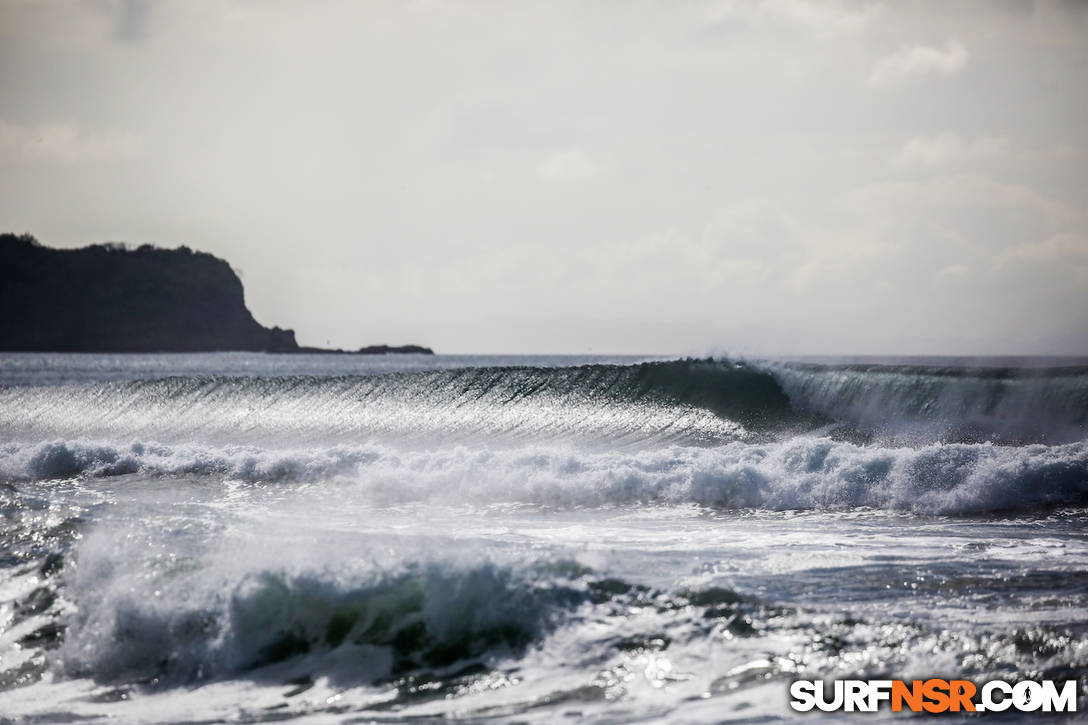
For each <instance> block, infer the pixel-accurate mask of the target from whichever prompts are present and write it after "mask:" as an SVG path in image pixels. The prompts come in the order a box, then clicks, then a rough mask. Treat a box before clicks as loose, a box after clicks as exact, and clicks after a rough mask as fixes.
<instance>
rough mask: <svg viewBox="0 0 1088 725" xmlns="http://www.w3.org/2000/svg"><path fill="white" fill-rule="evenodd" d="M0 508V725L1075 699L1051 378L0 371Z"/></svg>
mask: <svg viewBox="0 0 1088 725" xmlns="http://www.w3.org/2000/svg"><path fill="white" fill-rule="evenodd" d="M0 511H2V512H3V518H2V519H0V721H2V722H19V723H23V722H26V723H31V722H33V723H45V722H70V721H75V720H80V721H86V722H92V723H93V722H107V721H108V722H122V723H160V722H170V723H198V722H199V723H204V722H221V721H230V722H265V721H284V720H285V721H290V722H306V723H311V722H312V723H318V722H321V723H324V722H375V721H377V722H389V721H401V720H422V721H429V720H439V719H463V720H468V721H470V722H510V721H517V722H533V723H536V722H539V723H550V722H564V721H569V722H616V723H620V722H662V723H666V722H668V723H676V722H691V723H697V722H698V723H701V722H775V721H779V720H790V719H793V717H794V715H793V713H792V711H791V710H790V709H789V705H788V700H789V698H788V686H789V683H790V682H792V681H793V680H795V679H811V678H828V679H830V678H847V677H861V678H895V679H907V680H909V679H915V678H917V679H925V678H928V677H934V676H940V677H946V676H947V677H955V678H961V679H971V680H974V681H976V682H981V681H985V680H988V679H1004V680H1018V679H1062V680H1065V679H1076V680H1078V681H1079V686H1080V692H1081V695H1082V696H1083V695H1084V693H1085V692H1088V360H1084V359H1057V358H1005V359H999V358H987V359H979V360H969V359H960V358H857V359H816V358H812V359H804V360H784V359H743V358H739V357H735V358H726V357H718V358H714V359H702V360H694V359H688V360H677V359H663V358H647V357H637V358H636V357H600V356H598V357H564V356H441V355H440V356H422V355H420V356H417V355H401V356H375V357H365V356H355V355H265V354H246V353H230V354H201V355H59V354H29V353H26V354H6V355H0ZM893 715H894V714H893V713H890V712H886V713H883V714H882V715H877V716H872V715H865V716H861V717H864V718H866V719H868V720H869V721H873V720H882V719H898V717H897V716H895V717H893ZM804 717H805V718H806V719H808V720H810V721H813V720H818V719H819V716H814V715H813V714H811V713H810V714H807V715H805V716H804ZM828 719H829V720H831V721H836V720H839V719H841V716H834V717H830V716H829V717H828Z"/></svg>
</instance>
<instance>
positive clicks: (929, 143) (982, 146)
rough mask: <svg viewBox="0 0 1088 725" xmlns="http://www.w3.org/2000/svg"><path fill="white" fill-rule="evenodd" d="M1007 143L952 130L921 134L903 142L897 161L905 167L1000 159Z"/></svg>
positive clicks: (1001, 138)
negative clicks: (932, 134)
mask: <svg viewBox="0 0 1088 725" xmlns="http://www.w3.org/2000/svg"><path fill="white" fill-rule="evenodd" d="M1008 145H1009V140H1008V139H1007V138H1005V137H1002V136H980V137H978V138H975V139H973V140H966V139H964V138H962V137H961V136H960V135H959V134H956V133H952V132H947V133H942V134H939V135H937V136H919V137H917V138H912V139H911V140H909V141H907V143H906V144H904V145H903V148H902V150H900V152H899V155H898V156H896V158H895V163H896V165H898V166H905V167H910V166H920V167H928V168H937V167H941V166H955V165H959V164H962V163H965V162H968V161H980V160H985V159H994V158H997V157H999V156H1001V155H1002V154H1003V153H1004V152H1005V149H1006V148H1007V147H1008Z"/></svg>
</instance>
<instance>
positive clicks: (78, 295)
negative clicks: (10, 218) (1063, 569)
mask: <svg viewBox="0 0 1088 725" xmlns="http://www.w3.org/2000/svg"><path fill="white" fill-rule="evenodd" d="M0 350H3V351H8V352H13V351H27V352H31V351H40V352H215V351H228V350H243V351H262V352H340V351H332V350H322V349H317V348H301V347H299V345H298V343H297V342H296V341H295V333H294V331H292V330H283V329H280V328H279V327H271V328H269V327H264V326H263V325H261V324H260V323H259V322H257V321H256V320H255V319H253V315H252V313H250V311H249V310H248V309H247V308H246V305H245V295H244V290H243V288H242V281H241V280H240V279H239V278H238V275H237V274H236V273H235V272H234V270H233V269H231V267H230V265H229V264H227V262H225V261H224V260H222V259H219V258H218V257H215V256H213V255H211V254H207V253H205V252H194V251H192V250H191V249H189V248H188V247H179V248H178V249H160V248H158V247H153V246H151V245H146V244H145V245H143V246H140V247H138V248H135V249H129V248H126V247H125V246H124V245H120V244H96V245H93V246H89V247H83V248H81V249H51V248H49V247H44V246H42V245H41V244H39V243H38V241H37V240H36V239H34V237H32V236H30V235H27V234H24V235H14V234H0ZM358 352H359V353H365V354H381V353H395V352H415V353H427V354H429V353H431V352H432V351H431V350H430V349H428V348H424V347H419V346H417V345H407V346H404V347H389V346H386V345H381V346H371V347H366V348H362V349H361V350H359V351H358Z"/></svg>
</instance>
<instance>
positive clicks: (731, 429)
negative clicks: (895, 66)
mask: <svg viewBox="0 0 1088 725" xmlns="http://www.w3.org/2000/svg"><path fill="white" fill-rule="evenodd" d="M828 424H839V425H840V426H847V427H849V428H850V429H852V430H853V431H855V432H861V433H867V434H876V435H880V436H884V437H888V438H891V439H894V440H897V441H899V442H904V443H908V444H926V443H933V442H938V441H953V442H980V441H991V442H995V443H1069V442H1074V441H1078V440H1083V439H1085V438H1086V437H1088V368H1061V369H1053V370H1050V369H1043V370H1030V369H1029V370H1016V369H970V368H942V367H917V366H915V367H909V366H873V365H870V366H859V365H842V366H834V365H803V364H797V363H773V362H772V363H766V362H753V363H735V362H730V361H717V362H714V361H673V362H658V363H643V364H640V365H585V366H578V367H567V368H533V367H512V368H467V369H457V370H446V371H436V372H424V373H415V374H389V375H377V376H369V377H332V378H329V377H278V378H246V377H211V378H206V377H201V378H167V379H160V380H148V381H134V382H122V383H105V384H101V383H100V384H90V385H68V386H57V387H18V386H13V387H4V388H0V434H3V435H4V436H5V437H7V438H9V439H12V440H17V439H23V440H26V439H37V440H42V439H43V438H47V437H49V436H50V435H52V436H55V437H65V438H66V437H69V436H70V434H71V433H73V432H75V433H77V434H78V435H80V436H82V437H85V438H106V439H111V438H117V437H121V438H124V437H126V436H131V437H135V438H139V439H143V440H148V439H153V440H158V441H163V442H167V441H186V442H190V441H193V440H204V441H228V442H232V443H248V442H254V443H275V442H277V441H289V442H296V443H298V442H304V443H310V442H325V443H328V442H336V441H358V440H360V439H369V438H385V439H390V440H395V441H397V442H399V443H405V442H420V443H425V444H433V443H436V442H440V443H445V442H449V441H451V440H453V441H456V440H479V439H487V440H492V441H501V440H508V441H513V442H520V441H526V440H532V441H536V442H539V441H542V440H560V439H565V440H578V441H583V442H584V441H592V440H600V441H606V442H608V443H609V444H615V443H621V444H622V443H638V444H645V443H647V442H661V443H691V444H718V443H722V442H726V441H730V440H738V439H745V438H751V437H752V436H753V435H755V436H763V437H766V435H781V434H782V433H788V434H795V433H798V432H801V431H803V430H805V429H808V430H817V429H819V428H820V427H821V426H825V425H828Z"/></svg>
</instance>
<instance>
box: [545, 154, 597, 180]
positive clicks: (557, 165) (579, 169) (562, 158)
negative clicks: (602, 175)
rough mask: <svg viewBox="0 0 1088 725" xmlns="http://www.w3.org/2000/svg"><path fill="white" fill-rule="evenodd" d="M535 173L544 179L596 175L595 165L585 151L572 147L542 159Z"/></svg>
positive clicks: (565, 178) (577, 178) (585, 177)
mask: <svg viewBox="0 0 1088 725" xmlns="http://www.w3.org/2000/svg"><path fill="white" fill-rule="evenodd" d="M537 173H538V174H539V175H540V178H542V179H545V180H546V181H560V182H561V181H579V180H581V179H588V178H590V177H592V176H596V175H597V165H596V164H594V163H593V161H591V160H590V158H589V156H587V155H586V153H585V151H583V150H582V149H579V148H572V149H567V150H565V151H560V152H559V153H556V154H552V155H551V156H549V157H548V158H546V159H544V160H543V161H542V162H541V163H540V165H539V166H538V167H537Z"/></svg>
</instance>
